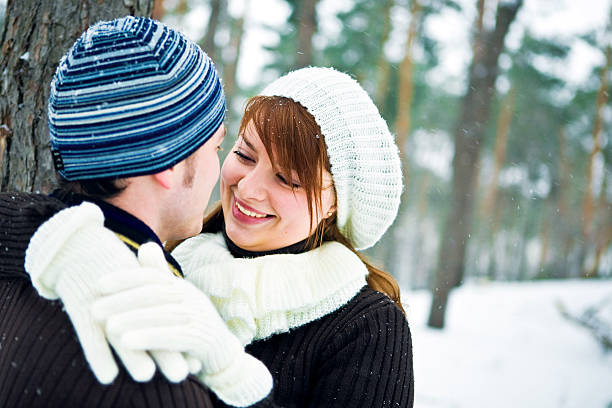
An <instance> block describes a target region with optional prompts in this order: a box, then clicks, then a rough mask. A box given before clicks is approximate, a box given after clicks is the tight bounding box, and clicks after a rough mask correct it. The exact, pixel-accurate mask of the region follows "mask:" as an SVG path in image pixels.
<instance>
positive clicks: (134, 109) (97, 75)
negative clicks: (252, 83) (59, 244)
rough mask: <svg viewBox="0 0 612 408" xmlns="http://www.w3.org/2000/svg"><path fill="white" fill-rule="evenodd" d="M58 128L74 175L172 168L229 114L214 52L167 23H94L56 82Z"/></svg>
mask: <svg viewBox="0 0 612 408" xmlns="http://www.w3.org/2000/svg"><path fill="white" fill-rule="evenodd" d="M48 115H49V133H50V139H51V147H52V149H53V151H54V158H55V164H56V168H57V169H58V171H59V173H60V174H61V175H62V176H63V177H64V178H66V179H67V180H81V179H92V178H108V177H127V176H137V175H143V174H152V173H155V172H158V171H161V170H164V169H167V168H169V167H171V166H173V165H174V164H176V163H178V162H180V161H181V160H183V159H185V158H186V157H188V156H189V155H191V154H192V153H193V152H195V151H196V150H197V149H198V148H199V147H200V146H201V145H202V144H203V143H204V142H205V141H206V140H208V138H210V136H211V135H212V134H214V132H215V131H216V130H217V129H218V128H219V126H220V125H221V124H222V123H223V120H224V118H225V96H224V94H223V89H222V86H221V81H220V79H219V77H218V75H217V73H216V71H215V68H214V66H213V63H212V61H211V60H210V58H208V56H207V55H206V54H205V53H204V52H203V51H202V50H201V49H200V48H199V47H198V46H197V45H196V44H195V43H193V42H192V41H189V40H188V39H186V38H185V37H184V36H183V35H182V34H180V33H179V32H177V31H175V30H173V29H171V28H169V27H167V26H165V25H164V24H162V23H160V22H158V21H155V20H151V19H147V18H139V17H131V16H128V17H124V18H120V19H116V20H113V21H105V22H99V23H97V24H95V25H93V26H91V27H90V28H89V29H88V30H87V31H86V32H85V33H83V35H82V36H81V37H80V38H79V39H78V40H77V41H76V42H75V44H74V45H73V46H72V47H71V48H70V50H69V51H68V53H67V54H66V55H65V56H64V57H63V58H62V59H61V61H60V63H59V66H58V68H57V71H56V73H55V76H54V78H53V80H52V82H51V94H50V97H49V109H48Z"/></svg>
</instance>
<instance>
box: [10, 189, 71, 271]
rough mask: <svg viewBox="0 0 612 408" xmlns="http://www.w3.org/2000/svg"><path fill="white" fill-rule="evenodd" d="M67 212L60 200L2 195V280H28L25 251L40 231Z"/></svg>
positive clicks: (39, 196) (23, 194)
mask: <svg viewBox="0 0 612 408" xmlns="http://www.w3.org/2000/svg"><path fill="white" fill-rule="evenodd" d="M64 208H66V204H64V203H63V202H62V201H60V200H58V199H57V198H54V197H51V196H47V195H44V194H36V193H0V253H1V254H2V256H1V257H0V279H2V278H4V279H6V278H20V279H27V278H28V277H27V275H26V273H25V271H24V270H23V263H24V257H25V251H26V248H27V247H28V244H29V242H30V238H31V237H32V235H33V234H34V232H35V231H36V230H37V229H38V227H39V226H40V225H41V224H42V223H43V222H45V221H46V220H48V219H49V218H51V217H52V216H53V215H54V214H55V213H57V212H58V211H61V210H62V209H64Z"/></svg>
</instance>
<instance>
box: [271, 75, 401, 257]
mask: <svg viewBox="0 0 612 408" xmlns="http://www.w3.org/2000/svg"><path fill="white" fill-rule="evenodd" d="M261 95H267V96H284V97H288V98H291V99H293V100H294V101H296V102H299V103H300V104H301V105H302V106H304V107H305V108H306V109H308V112H310V114H312V115H313V116H314V118H315V120H316V122H317V124H318V125H319V126H320V127H321V132H322V133H323V137H324V139H325V144H326V146H327V153H328V156H329V162H330V164H331V173H332V177H333V180H334V187H335V189H336V197H337V201H336V205H337V213H338V216H337V222H338V227H339V228H340V230H341V231H342V233H344V235H345V236H346V237H347V238H348V239H349V240H350V241H351V243H352V244H353V245H354V246H355V248H357V249H365V248H368V247H371V246H372V245H374V244H375V243H376V241H378V240H379V239H380V237H381V236H382V235H383V234H384V232H385V231H386V230H387V228H389V226H390V225H391V224H392V223H393V220H394V219H395V216H396V215H397V211H398V209H399V204H400V196H401V193H402V170H401V163H400V158H399V152H398V148H397V146H396V145H395V142H394V140H393V136H392V135H391V133H390V132H389V128H388V127H387V124H386V123H385V121H384V119H383V118H382V117H381V116H380V114H379V112H378V109H377V108H376V106H375V105H374V103H373V102H372V100H371V99H370V97H369V96H368V94H367V93H366V91H365V90H364V89H363V88H362V87H361V86H360V85H359V83H357V81H355V80H354V79H352V78H351V77H349V76H348V75H346V74H344V73H341V72H338V71H336V70H334V69H332V68H317V67H310V68H303V69H299V70H297V71H293V72H290V73H289V74H287V75H284V76H282V77H281V78H279V79H277V80H276V81H274V82H272V83H271V84H270V85H268V86H267V87H266V88H265V89H264V90H263V91H262V92H261ZM313 137H314V136H313Z"/></svg>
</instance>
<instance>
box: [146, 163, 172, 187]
mask: <svg viewBox="0 0 612 408" xmlns="http://www.w3.org/2000/svg"><path fill="white" fill-rule="evenodd" d="M173 176H174V166H173V167H170V168H169V169H166V170H164V171H160V172H159V173H155V174H151V177H153V180H155V181H156V182H157V183H158V184H159V185H160V186H162V187H163V188H165V189H166V190H170V189H171V188H172V180H173Z"/></svg>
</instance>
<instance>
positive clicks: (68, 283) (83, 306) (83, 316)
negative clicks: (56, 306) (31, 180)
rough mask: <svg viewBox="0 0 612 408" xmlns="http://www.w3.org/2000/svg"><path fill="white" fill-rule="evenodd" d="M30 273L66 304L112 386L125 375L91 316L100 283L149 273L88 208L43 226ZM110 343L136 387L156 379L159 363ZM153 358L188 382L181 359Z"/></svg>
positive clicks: (29, 254) (44, 292)
mask: <svg viewBox="0 0 612 408" xmlns="http://www.w3.org/2000/svg"><path fill="white" fill-rule="evenodd" d="M25 269H26V271H27V272H28V274H29V275H30V278H31V280H32V284H33V286H34V288H35V289H36V290H37V291H38V293H39V294H40V295H41V296H42V297H44V298H47V299H53V300H54V299H60V300H61V301H62V302H63V304H64V309H65V311H66V313H67V314H68V316H69V317H70V320H71V322H72V325H73V326H74V329H75V332H76V334H77V336H78V338H79V341H80V343H81V347H82V348H83V353H84V355H85V358H86V360H87V362H88V363H89V365H90V367H91V370H92V371H93V373H94V375H95V376H96V378H97V379H98V381H100V382H101V383H103V384H109V383H111V382H112V381H113V380H114V379H115V377H116V376H117V374H118V371H119V370H118V366H117V364H116V363H115V360H114V358H113V355H112V353H111V351H110V348H109V344H108V343H107V339H106V338H105V332H104V328H103V326H102V325H101V324H100V323H99V322H97V321H95V320H94V319H93V317H92V315H91V307H92V304H93V302H94V300H95V299H97V298H98V297H99V296H100V291H99V290H98V287H97V284H96V282H97V281H98V279H99V278H100V277H101V276H103V275H104V274H107V273H110V272H117V271H122V272H121V275H123V276H126V275H129V273H130V271H131V270H141V271H142V270H148V268H143V267H142V266H141V265H140V264H139V263H138V260H137V259H136V257H135V256H134V254H133V253H132V251H130V249H128V248H127V247H126V246H125V244H124V243H123V242H121V241H120V240H119V239H118V238H117V237H116V236H115V234H114V233H113V232H112V231H110V230H108V229H106V228H104V215H103V214H102V211H101V210H100V208H99V207H97V206H96V205H94V204H92V203H87V202H85V203H83V204H81V205H79V206H76V207H71V208H68V209H65V210H63V211H60V212H59V213H57V214H56V215H54V216H53V217H52V218H51V219H49V220H48V221H47V222H45V223H44V224H43V225H41V226H40V228H39V229H38V230H37V231H36V233H35V234H34V235H33V236H32V238H31V240H30V244H29V246H28V249H27V251H26V258H25ZM168 273H170V272H168ZM108 341H109V342H110V344H111V345H112V346H113V348H114V349H115V351H116V352H117V355H118V356H119V358H120V359H121V361H122V362H123V364H124V365H125V367H126V369H127V371H128V372H129V374H130V375H131V376H132V377H133V378H134V379H135V380H136V381H148V380H150V379H151V378H152V377H153V374H154V373H155V363H154V361H153V359H152V358H151V356H150V355H148V354H147V353H146V352H144V351H134V350H131V349H128V348H124V347H121V346H120V345H118V344H117V342H116V341H113V339H112V338H109V339H108ZM152 356H153V358H154V359H155V361H156V362H157V364H158V366H159V367H160V371H162V373H164V375H166V377H168V379H169V380H171V381H180V380H182V379H184V378H185V377H186V376H187V374H188V372H187V371H188V369H189V367H190V365H189V364H188V362H187V361H185V358H184V357H183V356H182V355H181V354H180V353H176V352H167V351H159V352H154V353H152Z"/></svg>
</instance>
